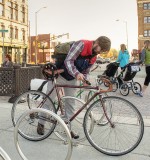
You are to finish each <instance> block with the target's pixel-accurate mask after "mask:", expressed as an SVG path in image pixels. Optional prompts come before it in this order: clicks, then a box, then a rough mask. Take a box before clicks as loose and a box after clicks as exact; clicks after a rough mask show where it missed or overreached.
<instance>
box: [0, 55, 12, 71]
mask: <svg viewBox="0 0 150 160" xmlns="http://www.w3.org/2000/svg"><path fill="white" fill-rule="evenodd" d="M2 67H5V68H12V67H13V62H12V61H11V56H10V55H9V54H6V55H5V60H4V62H3V64H2Z"/></svg>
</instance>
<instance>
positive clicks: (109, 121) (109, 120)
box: [99, 95, 115, 128]
mask: <svg viewBox="0 0 150 160" xmlns="http://www.w3.org/2000/svg"><path fill="white" fill-rule="evenodd" d="M99 99H100V102H101V104H102V108H103V112H104V115H105V117H106V119H107V121H108V123H110V126H111V127H112V128H114V127H115V125H114V123H113V122H112V121H111V116H110V118H109V116H108V114H107V112H108V111H107V109H106V106H105V101H104V100H103V97H102V95H99Z"/></svg>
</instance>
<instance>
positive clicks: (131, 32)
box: [28, 0, 138, 51]
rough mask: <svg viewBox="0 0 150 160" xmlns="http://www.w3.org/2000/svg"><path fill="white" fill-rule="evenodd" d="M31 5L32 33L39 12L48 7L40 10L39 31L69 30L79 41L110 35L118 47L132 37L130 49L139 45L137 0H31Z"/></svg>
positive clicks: (47, 32)
mask: <svg viewBox="0 0 150 160" xmlns="http://www.w3.org/2000/svg"><path fill="white" fill-rule="evenodd" d="M28 5H29V21H30V35H31V36H33V35H35V12H36V11H38V10H39V9H40V8H42V7H46V8H44V9H41V10H40V11H39V12H38V14H37V33H38V34H49V33H50V34H55V35H61V34H65V33H69V35H70V39H69V40H75V41H76V40H80V39H88V40H95V39H97V38H98V37H99V36H107V37H109V38H110V39H111V41H112V48H116V49H117V50H118V49H120V44H122V43H125V44H127V37H128V50H129V51H131V50H132V49H133V48H134V49H136V48H138V21H137V19H138V17H137V4H136V0H28ZM116 20H119V21H116ZM126 24H127V32H126ZM126 33H128V36H127V35H126ZM64 38H65V40H66V37H65V36H64V37H63V38H62V39H60V40H62V41H63V40H64Z"/></svg>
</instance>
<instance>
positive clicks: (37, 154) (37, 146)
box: [14, 108, 72, 160]
mask: <svg viewBox="0 0 150 160" xmlns="http://www.w3.org/2000/svg"><path fill="white" fill-rule="evenodd" d="M31 114H32V115H47V118H45V121H47V123H54V122H55V124H56V125H59V126H61V129H62V130H63V132H64V133H65V134H66V137H67V138H66V139H67V144H66V145H64V144H63V143H62V141H59V140H58V139H56V137H55V135H54V134H52V135H51V138H47V139H45V140H43V141H39V142H36V143H35V142H33V141H27V140H25V139H24V138H22V137H21V136H20V134H19V133H20V130H24V133H26V135H27V134H30V132H29V130H28V128H27V126H29V128H30V125H29V123H27V121H26V120H27V119H28V118H29V117H30V115H31ZM37 117H38V116H37ZM35 123H36V118H35V119H34V124H35ZM25 124H26V125H25ZM33 133H35V134H34V135H33ZM14 134H15V135H14V138H15V139H14V140H15V146H16V148H17V151H18V152H19V154H20V156H21V157H22V158H23V159H30V160H32V159H42V160H47V159H51V160H53V159H60V155H59V154H58V150H60V151H61V159H64V160H70V158H71V154H72V141H71V135H70V132H69V130H68V128H67V126H66V124H65V123H64V122H63V120H62V119H61V118H60V117H59V116H58V115H56V114H55V113H53V112H51V111H48V110H46V109H41V108H40V109H39V108H38V109H37V108H36V109H31V110H28V111H26V112H25V113H23V115H22V116H21V117H20V118H19V120H18V121H17V124H16V126H15V132H14ZM35 135H37V133H36V129H35V131H34V132H33V131H32V136H35ZM29 146H30V149H27V148H28V147H29ZM49 147H50V148H49Z"/></svg>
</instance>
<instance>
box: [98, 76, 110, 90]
mask: <svg viewBox="0 0 150 160" xmlns="http://www.w3.org/2000/svg"><path fill="white" fill-rule="evenodd" d="M100 80H101V81H102V82H103V83H107V85H108V89H106V90H104V89H101V88H99V91H100V93H106V92H112V90H113V86H112V83H111V81H110V80H109V79H107V78H105V77H101V78H100Z"/></svg>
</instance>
